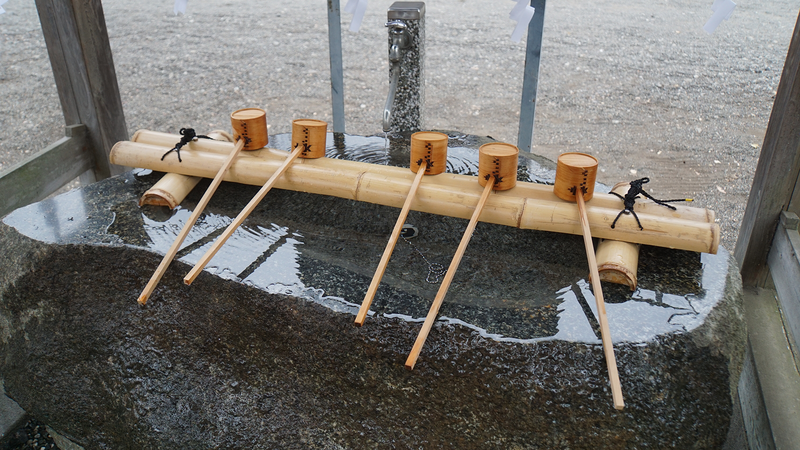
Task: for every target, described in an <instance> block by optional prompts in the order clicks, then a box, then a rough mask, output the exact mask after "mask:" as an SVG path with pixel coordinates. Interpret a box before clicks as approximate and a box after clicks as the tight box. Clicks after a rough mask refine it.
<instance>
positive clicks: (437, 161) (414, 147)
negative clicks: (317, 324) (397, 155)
mask: <svg viewBox="0 0 800 450" xmlns="http://www.w3.org/2000/svg"><path fill="white" fill-rule="evenodd" d="M446 166H447V135H446V134H444V133H437V132H435V131H420V132H418V133H414V134H412V135H411V170H412V171H413V172H415V173H416V174H417V175H416V176H415V177H414V182H413V183H411V188H410V189H409V191H408V196H406V201H405V203H403V207H402V209H401V210H400V216H399V217H398V218H397V222H396V223H395V225H394V229H393V230H392V234H391V236H390V237H389V242H388V243H387V244H386V248H385V249H384V250H383V256H381V261H380V263H378V268H377V269H376V270H375V275H374V276H373V277H372V282H371V283H370V285H369V289H367V294H366V295H365V296H364V301H363V302H362V303H361V308H360V309H359V310H358V315H356V321H355V323H356V325H358V326H362V325H364V321H365V320H366V319H367V313H369V307H370V305H372V300H373V299H374V298H375V293H376V292H377V291H378V286H379V285H380V284H381V278H383V273H384V272H385V271H386V266H387V265H388V264H389V258H391V257H392V252H393V251H394V247H395V245H396V244H397V239H398V238H399V237H400V232H401V231H402V230H403V225H404V224H405V221H406V217H408V211H409V210H410V209H411V203H412V202H413V200H414V196H415V195H416V193H417V189H418V188H419V185H420V182H421V181H422V175H437V174H440V173H442V172H444V171H445V169H446V168H447V167H446Z"/></svg>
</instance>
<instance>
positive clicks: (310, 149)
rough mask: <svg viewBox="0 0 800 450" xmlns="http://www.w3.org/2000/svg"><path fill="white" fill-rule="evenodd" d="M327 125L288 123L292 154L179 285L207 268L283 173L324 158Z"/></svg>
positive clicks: (301, 120)
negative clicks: (300, 161)
mask: <svg viewBox="0 0 800 450" xmlns="http://www.w3.org/2000/svg"><path fill="white" fill-rule="evenodd" d="M327 130H328V124H327V123H326V122H324V121H322V120H315V119H297V120H294V121H292V147H293V148H294V150H292V153H290V154H289V156H288V157H287V158H286V159H285V160H284V161H283V163H282V164H281V165H280V166H279V167H278V169H277V170H275V172H274V173H273V174H272V176H271V177H270V178H269V180H267V182H266V183H265V184H264V186H262V187H261V189H259V190H258V192H257V193H256V195H255V196H254V197H253V199H252V200H250V203H248V204H247V206H245V207H244V209H243V210H242V212H240V213H239V215H238V216H236V218H235V219H234V220H233V222H231V224H230V225H228V228H226V229H225V231H224V232H223V233H222V235H220V236H219V237H218V238H217V240H216V241H214V244H213V245H211V248H209V249H208V251H207V252H206V253H205V254H204V255H203V256H202V257H201V258H200V260H199V261H197V264H195V265H194V267H193V268H192V270H190V271H189V273H188V274H186V276H185V277H184V278H183V282H184V283H186V284H187V285H189V284H192V282H193V281H194V280H195V278H197V276H198V275H199V274H200V272H201V271H202V270H203V269H204V268H205V267H206V265H208V263H209V261H211V258H213V257H214V255H216V254H217V252H218V251H219V249H221V248H222V246H223V245H225V242H226V241H227V240H228V238H230V237H231V235H232V234H233V232H234V231H236V229H237V228H239V226H240V225H241V224H242V223H243V222H244V221H245V219H247V217H248V216H249V215H250V213H252V212H253V210H255V209H256V207H257V206H258V204H259V203H261V200H263V199H264V197H265V196H266V195H267V192H269V191H270V190H271V189H272V187H273V186H274V185H275V182H276V181H278V178H280V177H281V176H282V175H283V174H284V172H286V170H288V169H289V167H290V166H291V165H292V162H293V161H294V160H295V159H297V158H298V157H300V158H308V159H313V158H321V157H323V156H325V139H326V137H327Z"/></svg>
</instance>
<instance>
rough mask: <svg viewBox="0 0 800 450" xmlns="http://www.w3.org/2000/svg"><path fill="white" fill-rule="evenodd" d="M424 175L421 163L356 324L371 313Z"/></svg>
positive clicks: (361, 323) (359, 311)
mask: <svg viewBox="0 0 800 450" xmlns="http://www.w3.org/2000/svg"><path fill="white" fill-rule="evenodd" d="M423 175H425V166H424V165H420V167H419V168H418V169H417V176H416V177H415V178H414V182H413V183H411V189H410V190H409V192H408V197H406V202H405V203H404V204H403V209H401V210H400V217H398V218H397V222H396V223H395V224H394V229H393V230H392V234H391V236H390V237H389V242H388V243H387V244H386V248H385V249H384V250H383V256H381V262H380V263H378V268H377V269H376V270H375V275H374V276H373V277H372V283H370V285H369V289H367V295H365V296H364V301H363V302H361V308H360V309H359V310H358V315H357V316H356V325H358V326H362V325H364V321H365V320H366V319H367V313H369V307H370V305H372V299H373V298H375V293H376V292H377V291H378V286H379V285H380V284H381V279H382V278H383V273H384V272H385V271H386V266H387V265H388V264H389V258H391V257H392V252H393V251H394V246H395V245H396V244H397V239H398V238H400V232H401V231H402V230H403V225H404V224H405V222H406V217H408V211H409V210H410V209H411V202H412V201H414V196H415V195H416V193H417V188H419V184H420V181H422V176H423Z"/></svg>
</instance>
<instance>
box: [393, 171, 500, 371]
mask: <svg viewBox="0 0 800 450" xmlns="http://www.w3.org/2000/svg"><path fill="white" fill-rule="evenodd" d="M494 182H495V179H494V177H492V179H491V180H490V181H488V182H487V183H486V186H485V187H484V189H483V194H481V198H480V200H478V205H477V206H475V212H473V213H472V218H471V219H470V220H469V225H467V230H466V231H464V236H462V237H461V243H460V244H459V245H458V249H457V250H456V254H455V256H453V260H452V261H451V262H450V267H449V268H448V269H447V274H445V276H444V280H442V285H441V286H440V287H439V292H437V293H436V298H435V299H434V300H433V304H432V305H431V309H430V311H428V316H427V317H426V318H425V323H423V324H422V329H421V330H420V332H419V336H417V340H416V342H414V347H413V348H412V349H411V353H410V354H409V355H408V359H406V369H408V370H412V369H413V368H414V365H415V364H417V359H418V358H419V353H420V352H421V351H422V346H423V345H425V340H426V339H427V338H428V333H430V331H431V328H432V327H433V323H434V322H436V316H437V315H438V314H439V308H441V306H442V303H443V302H444V297H445V295H447V290H448V289H449V288H450V283H452V281H453V277H454V276H455V274H456V270H458V265H459V264H460V263H461V258H462V257H463V256H464V252H465V251H466V250H467V245H468V244H469V241H470V239H471V238H472V233H473V232H474V231H475V226H476V225H477V224H478V218H479V217H480V215H481V211H482V210H483V207H484V205H486V199H488V198H489V193H491V192H492V188H493V187H494Z"/></svg>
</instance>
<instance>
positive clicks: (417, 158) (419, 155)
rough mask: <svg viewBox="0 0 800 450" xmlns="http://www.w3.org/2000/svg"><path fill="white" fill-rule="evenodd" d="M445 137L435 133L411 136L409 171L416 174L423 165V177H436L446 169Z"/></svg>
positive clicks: (422, 132) (428, 132)
mask: <svg viewBox="0 0 800 450" xmlns="http://www.w3.org/2000/svg"><path fill="white" fill-rule="evenodd" d="M447 139H448V138H447V135H446V134H444V133H438V132H436V131H419V132H417V133H414V134H412V135H411V171H412V172H414V173H417V171H419V168H420V166H422V165H423V164H424V165H425V167H426V168H425V175H436V174H440V173H442V172H444V171H445V170H446V169H447Z"/></svg>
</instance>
